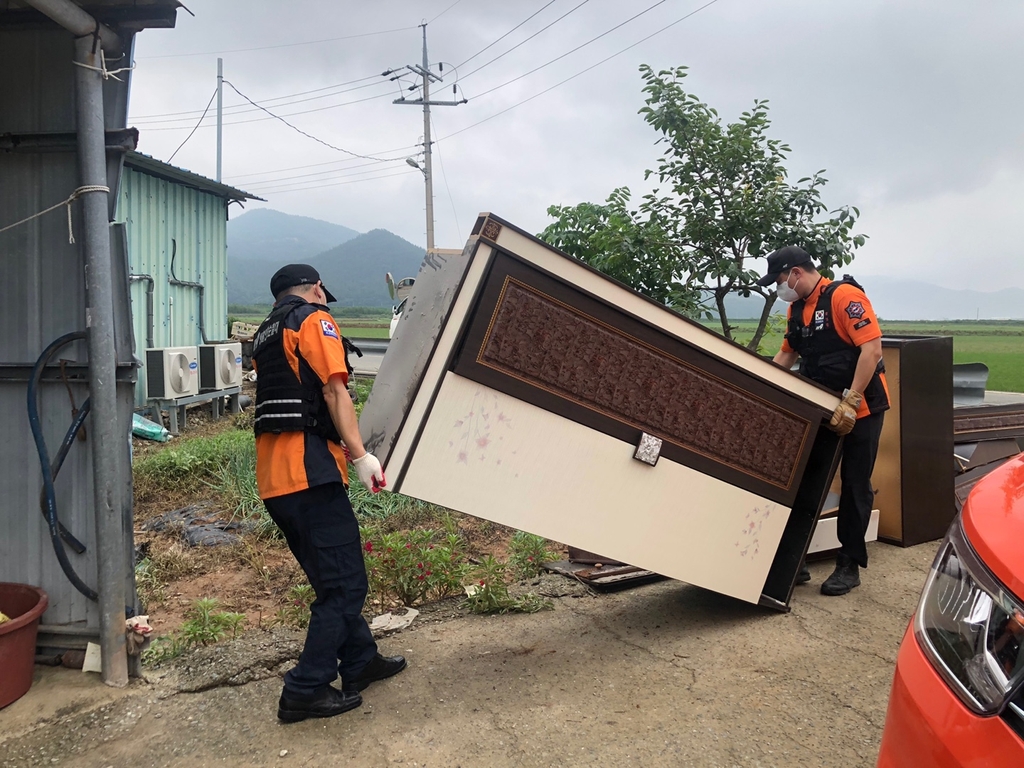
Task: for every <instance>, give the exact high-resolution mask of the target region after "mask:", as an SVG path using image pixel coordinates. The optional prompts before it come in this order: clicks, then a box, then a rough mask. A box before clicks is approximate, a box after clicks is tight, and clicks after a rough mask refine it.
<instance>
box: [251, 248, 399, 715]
mask: <svg viewBox="0 0 1024 768" xmlns="http://www.w3.org/2000/svg"><path fill="white" fill-rule="evenodd" d="M270 291H271V293H273V294H274V299H275V302H276V303H275V304H274V308H273V310H272V311H271V313H270V315H269V316H268V317H267V319H266V320H264V321H263V323H262V324H261V325H260V328H259V330H258V331H257V332H256V335H255V336H254V337H253V365H254V367H255V368H256V369H257V371H258V378H257V381H256V420H255V431H256V480H257V483H258V485H259V492H260V498H262V499H263V503H264V504H265V505H266V508H267V512H268V513H269V514H270V517H271V518H272V519H273V520H274V522H275V523H276V524H277V526H278V527H279V528H280V529H281V532H282V533H283V534H284V536H285V539H286V540H287V542H288V547H289V548H290V549H291V551H292V554H294V555H295V559H296V560H297V561H298V562H299V565H301V566H302V570H303V571H305V573H306V577H307V578H308V579H309V583H310V585H311V586H312V587H313V590H314V591H315V592H316V601H315V602H314V603H313V604H312V606H310V612H311V616H310V620H309V629H308V630H307V634H306V643H305V646H304V647H303V649H302V655H301V656H300V657H299V662H298V664H297V665H296V666H295V667H294V668H293V669H291V670H289V671H288V673H287V674H286V675H285V677H284V690H283V691H282V692H281V698H280V701H279V702H278V710H277V716H278V717H279V718H280V719H281V720H283V721H285V722H297V721H299V720H305V719H306V718H308V717H331V716H333V715H337V714H340V713H342V712H345V711H348V710H350V709H353V708H355V707H358V706H359V705H360V704H361V703H362V695H361V694H360V691H362V690H363V689H364V688H366V687H367V686H368V685H369V684H370V683H372V682H375V681H377V680H383V679H384V678H386V677H390V676H392V675H395V674H397V673H399V672H401V671H402V670H403V669H405V666H406V662H405V659H404V658H402V657H401V656H394V657H387V656H382V655H381V654H380V653H378V651H377V644H376V643H375V642H374V640H373V635H372V634H371V632H370V628H369V626H368V625H367V623H366V620H365V619H364V618H363V616H362V609H363V603H364V601H365V600H366V593H367V579H366V569H365V567H364V564H363V554H362V547H361V544H360V541H359V524H358V522H357V521H356V517H355V513H354V512H353V510H352V505H351V504H350V503H349V499H348V493H347V488H348V467H347V461H346V456H345V450H346V448H347V450H348V452H349V454H350V455H351V458H352V464H353V466H354V467H355V469H356V473H357V474H358V475H359V479H360V481H361V482H362V483H363V484H364V485H365V486H366V487H367V488H370V489H371V490H373V491H374V492H376V491H378V490H380V489H381V488H383V487H384V486H385V485H386V482H385V478H384V472H383V470H382V469H381V465H380V462H379V461H377V459H376V458H375V457H374V456H373V455H372V454H370V453H367V452H366V449H365V448H364V447H363V443H362V440H361V438H360V436H359V424H358V422H357V420H356V412H355V408H354V407H353V405H352V399H351V398H350V397H349V394H348V366H347V361H346V358H345V348H344V345H343V343H342V338H341V334H340V332H339V331H338V326H337V325H335V323H334V319H333V318H332V317H331V315H330V314H329V313H328V310H327V306H326V304H327V303H328V302H332V301H334V300H335V299H334V296H332V295H331V293H330V291H328V290H327V289H326V288H325V287H324V284H323V283H322V282H321V281H320V275H319V274H318V273H317V271H316V270H315V269H314V268H313V267H310V266H308V265H306V264H289V265H288V266H285V267H282V268H281V269H280V270H278V272H277V273H276V274H275V275H274V277H273V278H272V279H271V281H270ZM339 675H340V676H341V680H342V687H341V690H338V689H337V688H335V687H333V686H332V685H331V683H332V682H334V680H335V678H337V677H338V676H339Z"/></svg>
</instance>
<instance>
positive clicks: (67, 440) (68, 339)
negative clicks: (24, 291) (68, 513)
mask: <svg viewBox="0 0 1024 768" xmlns="http://www.w3.org/2000/svg"><path fill="white" fill-rule="evenodd" d="M84 339H85V332H84V331H76V332H74V333H66V334H64V335H63V336H61V337H60V338H58V339H56V340H55V341H53V342H51V343H50V345H49V346H48V347H47V348H46V349H44V350H43V354H41V355H40V356H39V359H38V360H37V361H36V364H35V366H34V367H33V368H32V376H31V377H30V378H29V382H28V424H29V428H30V429H31V430H32V439H33V440H35V444H36V451H37V452H38V453H39V468H40V470H41V471H42V473H43V505H42V506H43V516H44V517H45V518H46V523H47V526H48V527H49V529H50V541H51V543H52V544H53V551H54V554H55V555H56V556H57V562H59V563H60V567H61V570H63V571H64V575H65V576H67V577H68V581H70V582H71V584H72V585H73V586H74V587H75V589H77V590H78V591H79V592H81V593H82V594H83V595H85V596H86V597H87V598H89V599H90V600H94V601H95V600H98V599H99V594H98V593H97V592H96V590H95V589H93V588H92V587H90V586H89V585H88V584H86V583H85V582H84V581H82V579H81V577H80V576H79V575H78V574H77V573H76V572H75V568H74V566H73V565H72V564H71V560H70V559H69V558H68V553H67V551H66V550H65V549H64V541H65V540H66V541H67V542H68V544H69V545H70V546H71V547H72V548H73V549H74V550H75V551H76V552H77V553H79V554H82V553H83V552H85V546H84V545H83V544H82V543H81V542H80V541H78V539H76V538H75V537H74V536H72V535H71V533H70V532H69V531H68V530H67V529H66V528H64V526H63V525H61V522H60V520H59V519H58V518H57V494H56V491H55V490H54V486H53V480H54V478H55V477H56V476H57V473H58V472H59V471H60V468H61V465H62V464H63V463H64V458H65V457H66V456H67V454H68V450H69V449H70V448H71V444H72V442H74V439H75V436H76V435H77V434H78V431H79V430H80V429H81V428H82V424H83V423H85V418H86V416H88V415H89V407H90V406H89V401H88V400H86V401H85V402H84V403H83V404H82V409H81V410H80V411H79V412H78V415H77V416H76V417H75V419H74V421H73V422H72V423H71V426H70V427H69V428H68V432H67V435H65V437H64V441H63V442H62V443H61V446H60V449H59V450H58V451H57V457H56V459H55V460H54V461H53V463H52V464H51V462H50V453H49V451H48V450H47V448H46V441H45V440H44V439H43V428H42V425H41V424H40V421H39V382H40V380H41V379H42V377H43V370H44V369H45V368H46V366H47V364H48V363H49V362H50V359H51V358H52V357H53V356H54V355H55V354H57V351H58V350H60V349H62V348H63V347H65V346H67V345H68V344H71V343H72V342H75V341H82V340H84Z"/></svg>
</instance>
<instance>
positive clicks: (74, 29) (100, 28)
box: [26, 0, 121, 66]
mask: <svg viewBox="0 0 1024 768" xmlns="http://www.w3.org/2000/svg"><path fill="white" fill-rule="evenodd" d="M26 2H28V4H29V5H31V6H32V7H33V8H35V9H36V10H37V11H39V12H40V13H42V14H45V15H46V16H49V17H50V18H51V19H53V20H54V21H55V22H57V23H58V24H60V25H61V26H62V27H64V29H66V30H68V31H69V32H71V33H72V34H73V35H74V36H75V37H84V36H85V35H99V38H100V42H101V43H102V44H103V50H104V51H106V52H107V53H121V38H119V37H118V36H117V33H116V32H114V31H113V30H112V29H111V28H110V27H108V26H107V25H106V24H100V23H99V22H98V21H96V19H94V18H93V17H92V16H90V15H89V14H88V13H87V12H85V11H83V10H82V9H81V7H79V6H77V5H75V4H74V3H72V2H70V0H26ZM96 58H97V60H98V59H99V54H98V53H97V55H96ZM97 66H98V61H97Z"/></svg>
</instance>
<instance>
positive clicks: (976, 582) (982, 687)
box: [914, 518, 1024, 715]
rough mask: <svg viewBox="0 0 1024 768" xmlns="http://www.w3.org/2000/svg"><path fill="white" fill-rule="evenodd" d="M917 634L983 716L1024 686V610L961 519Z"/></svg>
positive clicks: (921, 610)
mask: <svg viewBox="0 0 1024 768" xmlns="http://www.w3.org/2000/svg"><path fill="white" fill-rule="evenodd" d="M914 633H915V635H916V636H917V641H918V643H919V644H920V645H921V647H922V648H923V649H924V651H925V653H926V654H927V656H928V658H929V659H930V660H931V662H932V664H933V665H934V666H935V668H936V669H938V671H939V673H940V674H941V675H942V676H943V677H944V678H945V679H946V682H947V683H948V684H949V685H950V687H951V688H952V689H953V690H954V691H955V692H956V693H957V695H959V697H960V698H961V699H962V700H963V702H964V704H966V705H967V706H968V707H970V708H971V709H972V710H974V711H975V712H977V713H978V714H982V715H992V714H995V713H997V712H998V711H999V710H1000V709H1001V708H1002V707H1003V705H1004V704H1005V702H1006V701H1007V699H1008V698H1009V697H1010V694H1011V692H1013V691H1014V690H1015V689H1016V688H1017V687H1018V685H1019V684H1021V683H1024V606H1022V604H1021V602H1020V601H1019V600H1017V599H1016V598H1015V597H1014V596H1013V595H1011V594H1010V593H1009V591H1008V590H1007V589H1006V588H1005V587H1004V586H1003V585H1002V584H1000V583H999V581H998V579H996V578H995V576H993V575H992V573H991V572H990V571H989V570H988V568H986V567H985V565H984V563H982V562H981V560H980V559H979V558H978V556H977V555H976V554H975V553H974V549H973V548H972V547H971V545H970V543H969V542H968V541H967V537H966V536H965V535H964V532H963V527H962V526H961V524H960V519H959V518H957V520H956V521H955V522H954V523H953V525H952V527H951V528H950V529H949V533H948V534H947V536H946V540H945V541H944V542H943V544H942V547H941V549H939V554H938V556H937V557H936V558H935V563H934V564H933V565H932V570H931V573H930V574H929V576H928V581H927V583H926V584H925V587H924V592H923V593H922V594H921V603H920V605H919V606H918V608H917V616H916V618H915V620H914Z"/></svg>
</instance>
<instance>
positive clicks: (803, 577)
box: [796, 565, 811, 584]
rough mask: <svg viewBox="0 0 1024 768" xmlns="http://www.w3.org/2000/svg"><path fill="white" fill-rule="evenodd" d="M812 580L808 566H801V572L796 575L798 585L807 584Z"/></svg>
mask: <svg viewBox="0 0 1024 768" xmlns="http://www.w3.org/2000/svg"><path fill="white" fill-rule="evenodd" d="M810 580H811V572H810V571H808V570H807V566H806V565H801V566H800V572H799V573H797V575H796V583H797V584H806V583H807V582H808V581H810Z"/></svg>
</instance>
